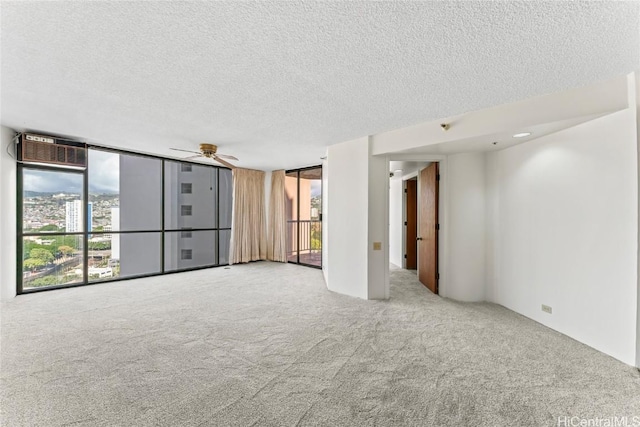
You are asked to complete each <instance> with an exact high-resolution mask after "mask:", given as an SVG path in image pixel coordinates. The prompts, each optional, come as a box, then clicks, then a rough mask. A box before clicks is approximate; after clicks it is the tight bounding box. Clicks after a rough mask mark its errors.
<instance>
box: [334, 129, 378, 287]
mask: <svg viewBox="0 0 640 427" xmlns="http://www.w3.org/2000/svg"><path fill="white" fill-rule="evenodd" d="M327 153H328V156H327V167H326V175H327V180H328V185H327V190H328V191H327V192H326V194H327V199H326V200H327V203H326V206H325V208H326V209H327V215H326V217H325V218H324V219H325V222H326V229H325V231H326V237H325V239H326V240H325V242H326V245H327V248H330V249H331V250H330V251H327V258H326V262H327V265H328V268H329V270H328V272H327V287H328V288H329V290H331V291H334V292H338V293H342V294H346V295H351V296H355V297H359V298H367V297H368V293H369V292H368V284H367V276H368V254H369V252H368V250H367V248H368V244H369V243H368V242H369V228H368V220H367V219H368V216H369V204H368V197H369V192H368V189H369V174H368V169H369V167H368V166H369V163H368V160H367V159H368V157H369V142H368V138H366V137H365V138H359V139H355V140H352V141H347V142H343V143H340V144H336V145H331V146H329V148H328V150H327Z"/></svg>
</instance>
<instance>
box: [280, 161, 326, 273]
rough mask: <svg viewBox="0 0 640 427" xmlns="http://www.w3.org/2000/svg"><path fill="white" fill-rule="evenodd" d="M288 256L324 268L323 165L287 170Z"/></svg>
mask: <svg viewBox="0 0 640 427" xmlns="http://www.w3.org/2000/svg"><path fill="white" fill-rule="evenodd" d="M285 199H286V214H287V259H288V261H289V262H293V263H297V264H303V265H308V266H313V267H322V167H321V166H314V167H311V168H305V169H297V170H292V171H287V173H286V177H285Z"/></svg>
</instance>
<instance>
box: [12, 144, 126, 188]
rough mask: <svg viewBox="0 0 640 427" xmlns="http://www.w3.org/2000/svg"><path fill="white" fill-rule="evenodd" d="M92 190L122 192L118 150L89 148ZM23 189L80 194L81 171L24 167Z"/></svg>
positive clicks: (90, 184)
mask: <svg viewBox="0 0 640 427" xmlns="http://www.w3.org/2000/svg"><path fill="white" fill-rule="evenodd" d="M89 165H90V168H89V193H90V194H103V193H116V194H117V193H118V192H119V191H120V182H119V175H120V159H119V155H118V154H117V153H110V152H108V151H99V150H89ZM23 187H24V191H37V192H39V193H56V194H57V193H65V194H80V193H81V191H82V173H81V172H70V171H61V172H51V171H43V170H36V169H24V181H23Z"/></svg>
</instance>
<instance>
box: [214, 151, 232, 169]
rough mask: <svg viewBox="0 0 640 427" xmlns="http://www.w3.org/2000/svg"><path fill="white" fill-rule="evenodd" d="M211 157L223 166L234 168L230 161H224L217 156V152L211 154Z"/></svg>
mask: <svg viewBox="0 0 640 427" xmlns="http://www.w3.org/2000/svg"><path fill="white" fill-rule="evenodd" d="M212 158H213V160H215V161H216V162H218V163H220V164H221V165H224V166H226V167H228V168H229V169H234V168H235V166H234V165H232V164H231V163H229V162H226V161H224V160H222V159H221V158H220V157H218V155H217V154H214V155H213V156H212Z"/></svg>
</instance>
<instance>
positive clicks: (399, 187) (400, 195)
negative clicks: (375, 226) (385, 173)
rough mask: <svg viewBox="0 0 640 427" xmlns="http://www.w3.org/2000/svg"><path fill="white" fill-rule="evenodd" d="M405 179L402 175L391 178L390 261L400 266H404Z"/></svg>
mask: <svg viewBox="0 0 640 427" xmlns="http://www.w3.org/2000/svg"><path fill="white" fill-rule="evenodd" d="M403 206H404V181H403V180H402V177H401V176H396V177H393V178H391V179H390V180H389V262H390V263H391V264H393V265H396V266H398V267H403V266H404V247H403V243H402V242H403V239H402V233H403V230H404V218H403V211H404V210H403Z"/></svg>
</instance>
